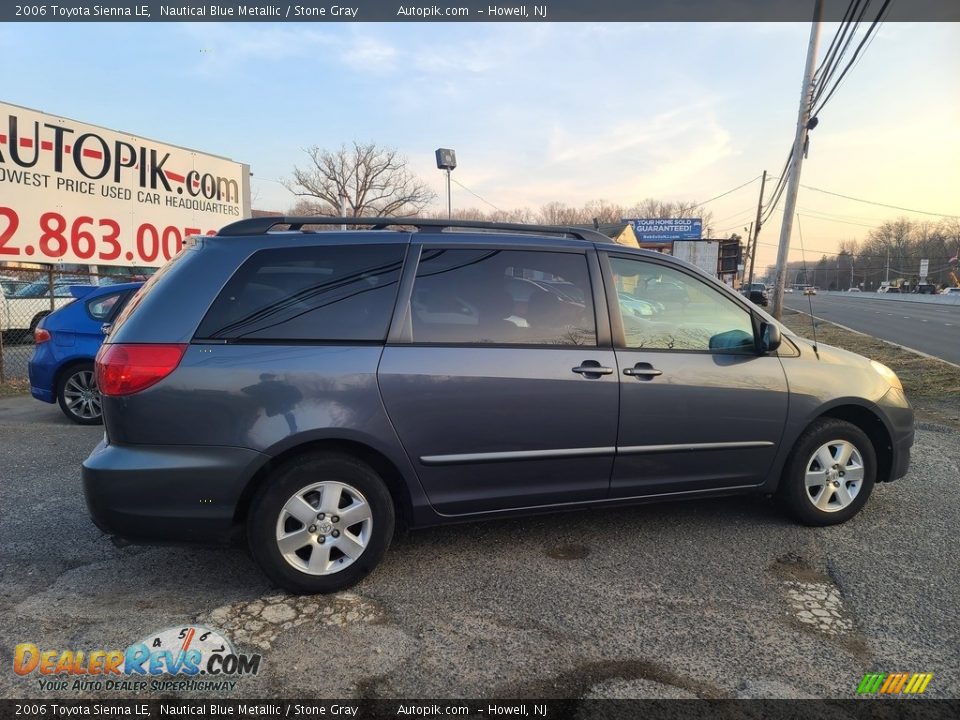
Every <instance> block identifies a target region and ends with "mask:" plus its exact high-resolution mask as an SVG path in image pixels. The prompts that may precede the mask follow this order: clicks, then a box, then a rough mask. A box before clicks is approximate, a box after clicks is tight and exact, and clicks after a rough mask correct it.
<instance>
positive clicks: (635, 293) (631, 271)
mask: <svg viewBox="0 0 960 720" xmlns="http://www.w3.org/2000/svg"><path fill="white" fill-rule="evenodd" d="M610 266H611V269H612V270H613V275H614V282H615V283H616V286H617V296H618V298H619V301H620V316H621V317H622V318H623V330H624V335H625V339H626V345H627V347H630V348H645V349H651V350H701V351H709V352H741V353H742V352H753V351H754V344H753V324H752V322H751V318H750V313H749V312H747V311H746V310H745V309H744V308H742V307H740V305H738V304H737V303H735V302H734V301H733V300H731V299H730V298H728V297H726V296H724V295H723V294H722V293H721V292H720V291H719V290H717V289H715V288H712V287H710V286H709V285H707V284H706V283H704V282H703V281H701V280H698V279H697V278H695V277H692V276H690V275H687V274H686V273H683V272H680V271H678V270H673V269H672V268H669V267H665V266H663V265H659V264H656V263H650V262H646V261H643V260H628V259H625V258H610Z"/></svg>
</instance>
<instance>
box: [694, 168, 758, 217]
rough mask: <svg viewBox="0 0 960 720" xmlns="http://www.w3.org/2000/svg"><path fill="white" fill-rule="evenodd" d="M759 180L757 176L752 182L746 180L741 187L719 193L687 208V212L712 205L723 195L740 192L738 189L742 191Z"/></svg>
mask: <svg viewBox="0 0 960 720" xmlns="http://www.w3.org/2000/svg"><path fill="white" fill-rule="evenodd" d="M759 179H760V176H759V175H757V176H756V177H755V178H753V180H747V182H745V183H744V184H743V185H737V186H736V187H735V188H731V189H730V190H727V191H726V192H722V193H720V194H719V195H715V196H713V197H712V198H710V199H709V200H704V201H703V202H702V203H697V204H696V205H694V206H692V207H690V208H687V209H688V210H696V209H697V208H698V207H703V206H704V205H706V204H707V203H712V202H713V201H714V200H719V199H720V198H722V197H724V196H725V195H729V194H730V193H732V192H736V191H737V190H740V189H742V188H745V187H746V186H747V185H750V184H752V183H755V182H756V181H757V180H759Z"/></svg>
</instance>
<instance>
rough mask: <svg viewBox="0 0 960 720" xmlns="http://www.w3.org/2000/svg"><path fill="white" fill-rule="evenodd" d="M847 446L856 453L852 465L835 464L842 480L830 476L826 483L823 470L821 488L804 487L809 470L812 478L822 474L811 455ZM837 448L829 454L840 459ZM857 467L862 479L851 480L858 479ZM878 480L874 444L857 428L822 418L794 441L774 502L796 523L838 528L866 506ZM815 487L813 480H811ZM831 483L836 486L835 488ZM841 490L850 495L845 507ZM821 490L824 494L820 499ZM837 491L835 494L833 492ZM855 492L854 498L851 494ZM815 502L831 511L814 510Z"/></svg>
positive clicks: (832, 419)
mask: <svg viewBox="0 0 960 720" xmlns="http://www.w3.org/2000/svg"><path fill="white" fill-rule="evenodd" d="M834 442H837V443H841V442H842V443H849V444H850V445H852V446H853V448H854V449H855V454H854V455H853V460H851V461H850V462H852V463H853V464H852V465H847V466H844V467H842V468H841V467H840V466H839V464H835V465H833V466H832V467H834V468H836V471H835V472H837V473H843V475H842V476H833V478H832V480H830V479H828V478H829V477H830V476H828V475H827V474H826V473H827V472H829V470H824V471H823V472H824V473H825V475H824V482H825V484H824V485H822V486H817V485H814V486H813V487H811V488H808V487H807V482H806V475H807V470H808V469H810V470H811V476H812V477H813V478H815V477H816V476H817V475H818V474H819V473H820V472H821V464H820V462H819V461H818V460H816V459H815V457H814V455H815V453H817V452H818V450H819V449H820V448H822V447H823V446H824V445H828V444H831V443H834ZM839 449H840V445H839V444H837V445H829V449H828V452H836V454H837V456H838V457H839ZM857 455H859V457H860V463H856V462H855V460H856V456H857ZM857 464H859V465H860V466H861V467H862V468H863V471H862V477H861V479H859V480H851V479H850V478H852V477H854V476H855V474H856V475H859V474H860V473H857V471H856V469H855V465H857ZM876 478H877V455H876V451H875V450H874V447H873V443H872V442H871V441H870V438H868V437H867V435H866V433H864V432H863V430H861V429H860V428H858V427H857V426H856V425H853V424H851V423H848V422H846V421H844V420H837V419H835V418H821V419H819V420H816V421H815V422H813V423H812V424H811V425H810V427H808V428H807V429H806V430H805V431H804V433H803V434H802V435H801V436H800V438H799V439H798V440H797V443H796V445H794V448H793V450H792V451H791V453H790V457H789V458H787V462H786V465H785V466H784V470H783V476H782V477H781V479H780V486H779V488H777V499H778V500H779V501H780V503H781V505H782V506H783V507H784V509H786V510H787V511H788V512H789V513H790V514H791V515H792V516H793V517H794V518H795V519H796V520H797V521H799V522H801V523H803V524H804V525H812V526H824V525H838V524H840V523H843V522H846V521H847V520H849V519H850V518H852V517H853V516H854V515H856V514H857V513H858V512H860V510H861V509H862V508H863V506H864V505H865V504H866V502H867V499H868V498H869V497H870V492H871V491H872V490H873V486H874V484H875V483H876ZM813 482H814V483H815V482H816V480H813ZM831 483H837V484H836V485H835V486H834V485H832V484H831ZM840 484H842V488H844V489H846V493H847V495H853V497H852V501H850V502H848V503H846V504H844V499H843V498H844V496H842V495H841V493H842V489H841V485H840ZM818 487H820V488H822V491H823V492H824V493H829V494H828V495H822V494H821V490H820V489H818ZM834 487H835V488H836V490H834V489H832V488H834ZM854 489H855V490H856V493H855V495H854V494H853V492H852V490H854ZM815 499H821V500H823V501H824V503H825V504H826V506H827V507H828V508H830V509H821V508H820V507H818V506H817V504H816V500H815Z"/></svg>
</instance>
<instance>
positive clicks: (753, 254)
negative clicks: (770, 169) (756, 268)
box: [748, 170, 767, 283]
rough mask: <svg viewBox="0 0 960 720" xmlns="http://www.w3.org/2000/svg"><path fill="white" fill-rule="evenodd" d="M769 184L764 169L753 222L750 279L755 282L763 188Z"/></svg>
mask: <svg viewBox="0 0 960 720" xmlns="http://www.w3.org/2000/svg"><path fill="white" fill-rule="evenodd" d="M766 184H767V171H766V170H764V171H763V177H762V178H760V197H759V198H758V199H757V220H756V222H755V223H754V224H753V249H752V250H751V251H750V280H749V281H748V282H751V283H752V282H753V261H754V258H756V257H757V237H758V236H759V235H760V211H761V210H762V209H763V189H764V187H766Z"/></svg>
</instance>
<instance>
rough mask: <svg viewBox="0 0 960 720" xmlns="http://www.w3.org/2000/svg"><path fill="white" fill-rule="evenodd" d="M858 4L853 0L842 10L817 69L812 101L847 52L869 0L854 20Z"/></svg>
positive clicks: (819, 94) (828, 80)
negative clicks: (836, 28) (836, 27)
mask: <svg viewBox="0 0 960 720" xmlns="http://www.w3.org/2000/svg"><path fill="white" fill-rule="evenodd" d="M859 5H860V0H855V1H853V2H851V4H850V5H848V6H847V11H846V12H844V15H843V20H842V21H841V24H840V28H839V29H838V30H837V34H836V35H834V38H833V41H831V43H830V49H828V51H827V57H826V58H824V61H823V64H822V65H821V67H820V69H818V70H817V76H818V77H817V83H816V86H815V87H814V94H813V102H814V103H816V101H817V100H819V99H820V96H821V95H822V94H823V92H824V90H825V89H826V87H827V83H828V82H830V80H831V78H832V77H833V74H834V73H835V72H836V70H837V68H838V67H839V66H840V63H841V62H842V61H843V57H844V56H845V55H846V54H847V49H848V48H849V47H850V43H851V42H852V41H853V38H854V36H855V35H856V33H857V28H858V27H859V26H860V23H861V21H862V20H863V16H864V15H865V14H866V12H867V7H868V6H869V5H870V0H866V2H865V3H864V5H863V7H862V8H860V14H859V15H857V19H856V20H854V19H853V16H854V14H855V13H856V12H857V7H858V6H859ZM848 33H849V34H848ZM821 70H822V71H823V72H822V73H821Z"/></svg>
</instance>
